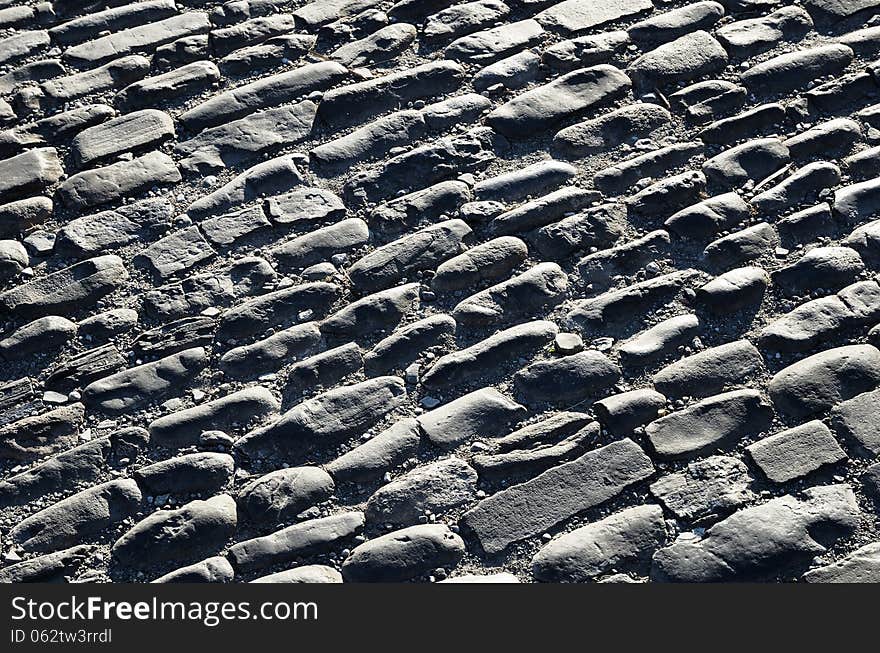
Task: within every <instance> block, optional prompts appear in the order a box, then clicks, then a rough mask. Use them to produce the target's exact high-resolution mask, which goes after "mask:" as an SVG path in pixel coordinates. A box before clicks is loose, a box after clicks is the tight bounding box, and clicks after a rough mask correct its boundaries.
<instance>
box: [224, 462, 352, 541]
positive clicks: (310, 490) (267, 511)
mask: <svg viewBox="0 0 880 653" xmlns="http://www.w3.org/2000/svg"><path fill="white" fill-rule="evenodd" d="M335 489H336V486H335V484H334V483H333V479H332V478H330V475H329V474H327V472H325V471H324V470H322V469H320V468H318V467H288V468H286V469H279V470H276V471H274V472H269V473H268V474H265V475H263V476H260V477H259V478H256V479H254V480H252V481H249V482H248V483H247V484H246V485H245V486H244V487H242V488H241V491H240V492H239V494H238V507H239V510H241V512H242V516H243V517H245V518H247V519H249V520H250V521H251V522H253V523H256V524H259V525H261V526H264V525H274V524H278V523H282V522H287V521H291V520H293V519H294V518H295V517H296V516H297V515H298V514H299V513H301V512H302V511H303V510H305V509H306V508H310V507H311V506H313V505H315V504H318V503H320V502H322V501H324V500H325V499H327V498H328V497H329V496H330V495H331V494H333V491H334V490H335Z"/></svg>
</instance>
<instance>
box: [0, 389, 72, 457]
mask: <svg viewBox="0 0 880 653" xmlns="http://www.w3.org/2000/svg"><path fill="white" fill-rule="evenodd" d="M84 415H85V411H84V407H83V405H82V404H79V403H77V404H71V405H69V406H61V407H60V408H56V409H55V410H50V411H48V412H45V413H42V414H40V415H32V416H30V417H24V418H23V419H20V420H17V421H14V422H12V423H9V424H6V425H5V426H3V427H2V428H0V458H4V459H11V460H22V461H31V460H36V459H38V458H42V457H44V456H49V455H52V454H54V453H58V452H60V451H63V450H65V449H68V448H70V447H72V446H73V445H74V444H75V443H76V441H77V438H78V437H79V428H80V425H81V424H82V421H83V417H84Z"/></svg>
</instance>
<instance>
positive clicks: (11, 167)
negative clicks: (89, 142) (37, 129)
mask: <svg viewBox="0 0 880 653" xmlns="http://www.w3.org/2000/svg"><path fill="white" fill-rule="evenodd" d="M63 174H64V168H63V167H62V166H61V161H60V159H59V158H58V151H57V150H56V149H55V148H54V147H44V148H37V149H34V150H29V151H27V152H25V153H24V154H19V155H18V156H14V157H12V158H10V159H4V160H2V161H0V200H2V201H4V202H8V201H9V200H15V199H19V198H21V197H26V196H27V195H28V194H29V193H39V192H41V191H42V190H43V189H44V188H46V187H48V186H51V185H52V184H54V183H55V182H56V181H58V180H59V179H61V176H62V175H63Z"/></svg>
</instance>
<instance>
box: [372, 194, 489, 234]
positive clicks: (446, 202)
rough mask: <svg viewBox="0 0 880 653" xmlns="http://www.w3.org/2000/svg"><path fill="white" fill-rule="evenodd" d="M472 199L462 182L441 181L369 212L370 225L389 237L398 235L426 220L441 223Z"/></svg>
mask: <svg viewBox="0 0 880 653" xmlns="http://www.w3.org/2000/svg"><path fill="white" fill-rule="evenodd" d="M471 199H472V193H471V189H470V186H468V185H467V184H465V183H464V182H461V181H441V182H440V183H439V184H434V185H433V186H429V187H428V188H425V189H422V190H417V191H415V192H413V193H407V194H406V195H403V196H401V197H397V198H394V199H392V200H389V201H388V202H385V203H383V204H380V205H379V206H377V207H376V208H374V209H372V210H371V211H370V216H369V221H370V224H371V225H372V226H373V227H374V228H375V229H377V230H379V231H382V232H386V233H398V232H400V231H403V230H405V229H407V228H409V227H414V226H416V225H417V224H419V223H420V222H422V221H423V220H427V221H429V222H434V221H437V222H439V221H440V220H441V219H442V218H441V216H444V215H454V214H455V213H456V211H457V210H458V208H459V207H460V206H462V205H463V204H466V203H467V202H469V201H470V200H471Z"/></svg>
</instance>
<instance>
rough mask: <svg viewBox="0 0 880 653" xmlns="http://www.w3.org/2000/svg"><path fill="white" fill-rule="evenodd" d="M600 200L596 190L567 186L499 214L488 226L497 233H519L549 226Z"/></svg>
mask: <svg viewBox="0 0 880 653" xmlns="http://www.w3.org/2000/svg"><path fill="white" fill-rule="evenodd" d="M597 199H599V196H598V194H597V193H596V192H595V191H589V190H584V189H582V188H577V187H575V186H565V187H563V188H560V189H559V190H556V191H553V192H552V193H548V194H547V195H544V196H543V197H539V198H537V199H534V200H531V201H530V202H526V203H525V204H522V205H521V206H518V207H516V208H514V209H511V210H509V211H505V212H504V213H502V214H501V215H499V216H496V217H495V218H494V219H493V220H492V222H491V223H490V225H489V228H490V230H491V231H492V232H493V233H496V234H516V233H520V232H522V231H526V230H528V229H536V228H538V227H543V226H545V225H548V224H550V223H552V222H555V221H556V220H559V219H560V218H564V217H565V216H566V215H569V214H570V213H572V212H574V211H577V210H579V209H585V208H587V207H588V206H590V205H591V204H593V202H595V200H597Z"/></svg>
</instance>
